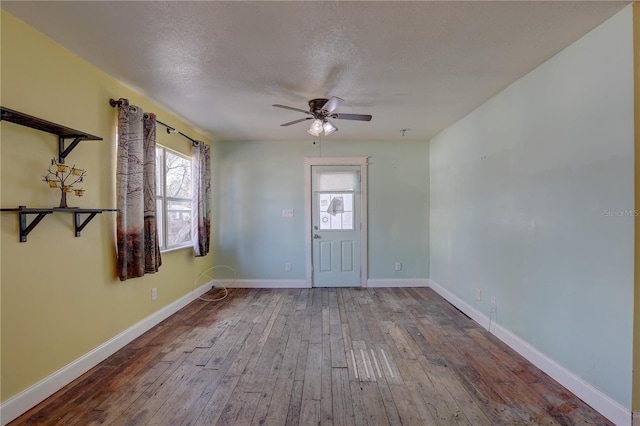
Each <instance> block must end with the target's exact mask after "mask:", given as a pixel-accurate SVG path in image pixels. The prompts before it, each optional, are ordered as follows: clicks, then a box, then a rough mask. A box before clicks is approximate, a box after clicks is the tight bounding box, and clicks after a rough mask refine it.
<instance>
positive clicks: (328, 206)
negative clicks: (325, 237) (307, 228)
mask: <svg viewBox="0 0 640 426" xmlns="http://www.w3.org/2000/svg"><path fill="white" fill-rule="evenodd" d="M318 197H320V212H319V214H320V229H322V230H329V229H331V230H341V231H346V230H349V231H353V192H343V193H339V194H336V193H318Z"/></svg>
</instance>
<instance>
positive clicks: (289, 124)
mask: <svg viewBox="0 0 640 426" xmlns="http://www.w3.org/2000/svg"><path fill="white" fill-rule="evenodd" d="M312 118H313V117H305V118H301V119H299V120H293V121H290V122H288V123H284V124H281V125H280V126H291V125H292V124H296V123H302V122H303V121H307V120H311V119H312Z"/></svg>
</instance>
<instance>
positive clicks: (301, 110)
mask: <svg viewBox="0 0 640 426" xmlns="http://www.w3.org/2000/svg"><path fill="white" fill-rule="evenodd" d="M272 106H274V107H276V108H284V109H290V110H291V111H298V112H304V113H305V114H309V115H310V114H311V113H310V112H309V111H305V110H303V109H300V108H293V107H290V106H286V105H278V104H275V105H272Z"/></svg>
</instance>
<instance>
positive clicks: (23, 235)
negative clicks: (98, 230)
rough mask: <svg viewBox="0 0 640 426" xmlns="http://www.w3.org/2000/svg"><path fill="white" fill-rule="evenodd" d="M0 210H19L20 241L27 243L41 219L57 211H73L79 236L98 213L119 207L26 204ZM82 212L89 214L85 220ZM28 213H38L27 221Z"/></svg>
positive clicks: (74, 224)
mask: <svg viewBox="0 0 640 426" xmlns="http://www.w3.org/2000/svg"><path fill="white" fill-rule="evenodd" d="M0 211H3V212H18V215H19V218H20V242H21V243H26V242H27V235H29V233H30V232H31V231H33V228H35V227H36V226H37V225H38V224H39V223H40V221H41V220H42V219H44V217H45V216H46V215H48V214H51V213H56V212H67V213H73V219H74V220H73V228H74V232H75V236H76V237H79V236H80V232H82V230H83V229H84V227H85V226H87V224H88V223H89V222H91V219H93V218H94V217H96V215H98V214H100V213H102V212H117V211H118V209H82V208H76V207H65V208H61V207H53V208H50V209H37V208H35V209H34V208H27V207H25V206H20V207H18V208H12V209H0ZM82 214H88V215H89V216H87V217H86V218H85V219H84V220H82V216H81V215H82ZM27 215H36V217H34V218H33V220H31V222H29V223H27Z"/></svg>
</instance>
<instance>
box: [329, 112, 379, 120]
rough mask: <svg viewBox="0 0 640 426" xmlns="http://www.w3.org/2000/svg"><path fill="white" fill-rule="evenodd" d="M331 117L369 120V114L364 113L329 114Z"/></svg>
mask: <svg viewBox="0 0 640 426" xmlns="http://www.w3.org/2000/svg"><path fill="white" fill-rule="evenodd" d="M331 118H335V119H338V120H358V121H371V116H370V115H366V114H331Z"/></svg>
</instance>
